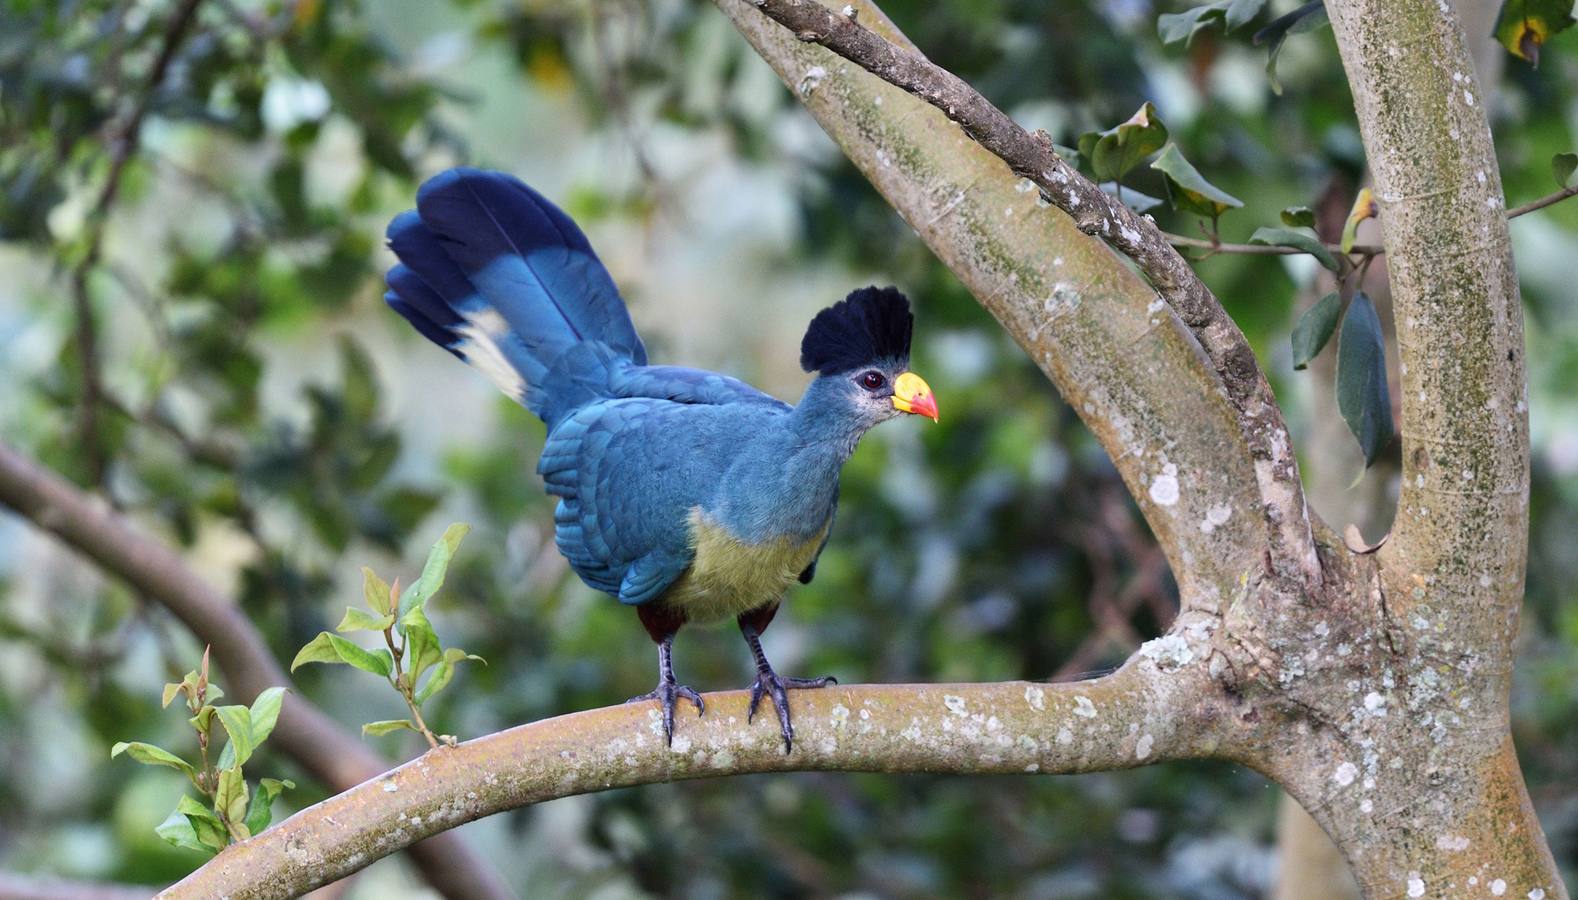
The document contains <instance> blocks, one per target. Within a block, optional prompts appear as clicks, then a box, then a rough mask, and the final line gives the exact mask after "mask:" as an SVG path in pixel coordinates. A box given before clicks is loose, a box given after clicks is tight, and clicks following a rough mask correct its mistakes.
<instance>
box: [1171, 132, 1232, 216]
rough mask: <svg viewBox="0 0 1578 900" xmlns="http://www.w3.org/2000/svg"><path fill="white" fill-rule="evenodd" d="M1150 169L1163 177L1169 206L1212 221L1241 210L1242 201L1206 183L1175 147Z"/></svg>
mask: <svg viewBox="0 0 1578 900" xmlns="http://www.w3.org/2000/svg"><path fill="white" fill-rule="evenodd" d="M1151 168H1153V169H1155V170H1156V171H1158V172H1161V173H1162V174H1163V175H1165V176H1167V189H1168V195H1169V196H1170V197H1171V199H1172V202H1173V206H1174V207H1176V208H1178V209H1180V210H1182V211H1184V212H1192V213H1194V214H1195V215H1200V216H1206V217H1207V218H1210V219H1215V218H1216V217H1218V216H1220V215H1221V214H1222V213H1224V212H1226V211H1228V210H1229V209H1236V208H1237V207H1240V206H1243V205H1244V203H1243V201H1242V200H1239V199H1238V198H1237V197H1234V196H1233V195H1232V194H1229V193H1227V192H1226V191H1224V190H1222V189H1221V188H1218V187H1217V186H1216V185H1214V184H1212V183H1210V182H1209V181H1206V180H1205V179H1204V178H1203V177H1201V175H1200V173H1199V172H1198V171H1197V170H1196V169H1195V167H1194V166H1192V165H1190V164H1189V160H1187V159H1184V155H1183V153H1181V152H1180V151H1179V150H1178V145H1177V144H1168V145H1167V147H1166V149H1164V150H1163V151H1162V155H1161V156H1158V157H1156V161H1155V162H1153V163H1151Z"/></svg>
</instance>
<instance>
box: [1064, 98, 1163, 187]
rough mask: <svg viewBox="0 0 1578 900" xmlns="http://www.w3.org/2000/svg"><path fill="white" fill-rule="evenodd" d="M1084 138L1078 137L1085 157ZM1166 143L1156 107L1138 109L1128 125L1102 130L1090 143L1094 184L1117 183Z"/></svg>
mask: <svg viewBox="0 0 1578 900" xmlns="http://www.w3.org/2000/svg"><path fill="white" fill-rule="evenodd" d="M1087 142H1088V141H1087V138H1086V136H1081V138H1080V153H1081V155H1085V145H1086V143H1087ZM1165 143H1167V126H1166V125H1163V124H1162V121H1161V120H1160V119H1158V118H1157V117H1156V107H1155V106H1153V105H1151V104H1150V103H1146V104H1145V105H1144V106H1141V107H1140V108H1139V110H1138V111H1136V112H1135V113H1134V115H1132V116H1130V117H1129V120H1128V121H1127V122H1124V123H1123V124H1121V125H1119V126H1117V127H1116V128H1111V129H1108V130H1107V131H1103V132H1102V133H1101V134H1100V135H1099V136H1098V137H1097V138H1096V140H1095V142H1094V143H1091V144H1090V153H1089V154H1088V155H1089V158H1090V170H1091V172H1093V173H1094V174H1095V176H1096V180H1097V181H1119V180H1122V178H1123V176H1124V175H1127V174H1128V173H1129V170H1131V169H1133V168H1134V167H1135V166H1137V165H1139V164H1140V163H1141V162H1143V161H1144V160H1145V158H1146V157H1147V156H1150V155H1151V154H1152V153H1155V152H1156V151H1157V150H1160V149H1161V148H1162V145H1163V144H1165Z"/></svg>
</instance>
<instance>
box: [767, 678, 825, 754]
mask: <svg viewBox="0 0 1578 900" xmlns="http://www.w3.org/2000/svg"><path fill="white" fill-rule="evenodd" d="M830 684H838V679H837V678H834V677H833V676H831V675H823V676H822V677H821V678H786V677H784V676H783V675H779V674H778V673H777V672H774V671H773V670H772V669H771V668H758V669H757V670H756V682H755V683H754V684H752V685H751V707H750V710H749V712H747V713H746V715H745V721H746V722H750V721H751V720H752V719H754V718H756V708H757V707H758V706H760V705H761V702H762V698H763V697H765V696H768V695H771V696H772V698H773V706H774V707H775V708H776V709H777V710H778V729H779V731H781V732H782V733H783V736H784V752H785V753H789V752H790V751H792V750H794V725H792V724H790V721H789V689H790V688H819V687H827V686H828V685H830Z"/></svg>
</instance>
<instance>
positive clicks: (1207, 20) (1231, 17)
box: [1156, 0, 1266, 44]
mask: <svg viewBox="0 0 1578 900" xmlns="http://www.w3.org/2000/svg"><path fill="white" fill-rule="evenodd" d="M1265 5H1266V0H1217V2H1215V3H1207V4H1205V5H1203V6H1196V7H1194V8H1193V9H1187V10H1184V11H1183V12H1181V13H1168V14H1165V15H1162V16H1160V17H1158V18H1157V20H1156V32H1157V34H1159V35H1160V36H1161V39H1162V43H1164V44H1175V43H1177V42H1179V41H1193V40H1194V36H1195V35H1196V34H1199V33H1200V32H1201V31H1203V30H1205V29H1207V28H1210V27H1211V26H1212V25H1215V24H1216V23H1218V22H1220V23H1222V27H1223V28H1224V30H1226V31H1232V30H1233V29H1235V28H1238V27H1239V26H1241V25H1244V24H1246V23H1248V22H1249V21H1250V20H1251V19H1253V18H1254V17H1255V16H1257V15H1259V14H1260V10H1261V9H1263V8H1264V7H1265Z"/></svg>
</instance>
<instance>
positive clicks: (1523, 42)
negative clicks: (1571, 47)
mask: <svg viewBox="0 0 1578 900" xmlns="http://www.w3.org/2000/svg"><path fill="white" fill-rule="evenodd" d="M1573 21H1574V19H1573V5H1572V4H1571V3H1569V2H1566V0H1507V2H1506V4H1505V5H1504V6H1502V7H1501V18H1500V20H1498V21H1497V22H1496V40H1498V41H1500V42H1501V45H1502V46H1503V47H1506V48H1507V49H1508V50H1510V51H1512V54H1513V55H1514V56H1517V57H1519V58H1521V59H1526V60H1528V61H1529V62H1531V63H1533V64H1535V65H1539V63H1540V47H1541V46H1543V45H1544V44H1545V42H1546V41H1548V40H1550V39H1551V36H1552V35H1554V34H1556V33H1557V32H1560V31H1565V30H1566V29H1567V28H1568V27H1570V26H1571V25H1572V24H1573Z"/></svg>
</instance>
